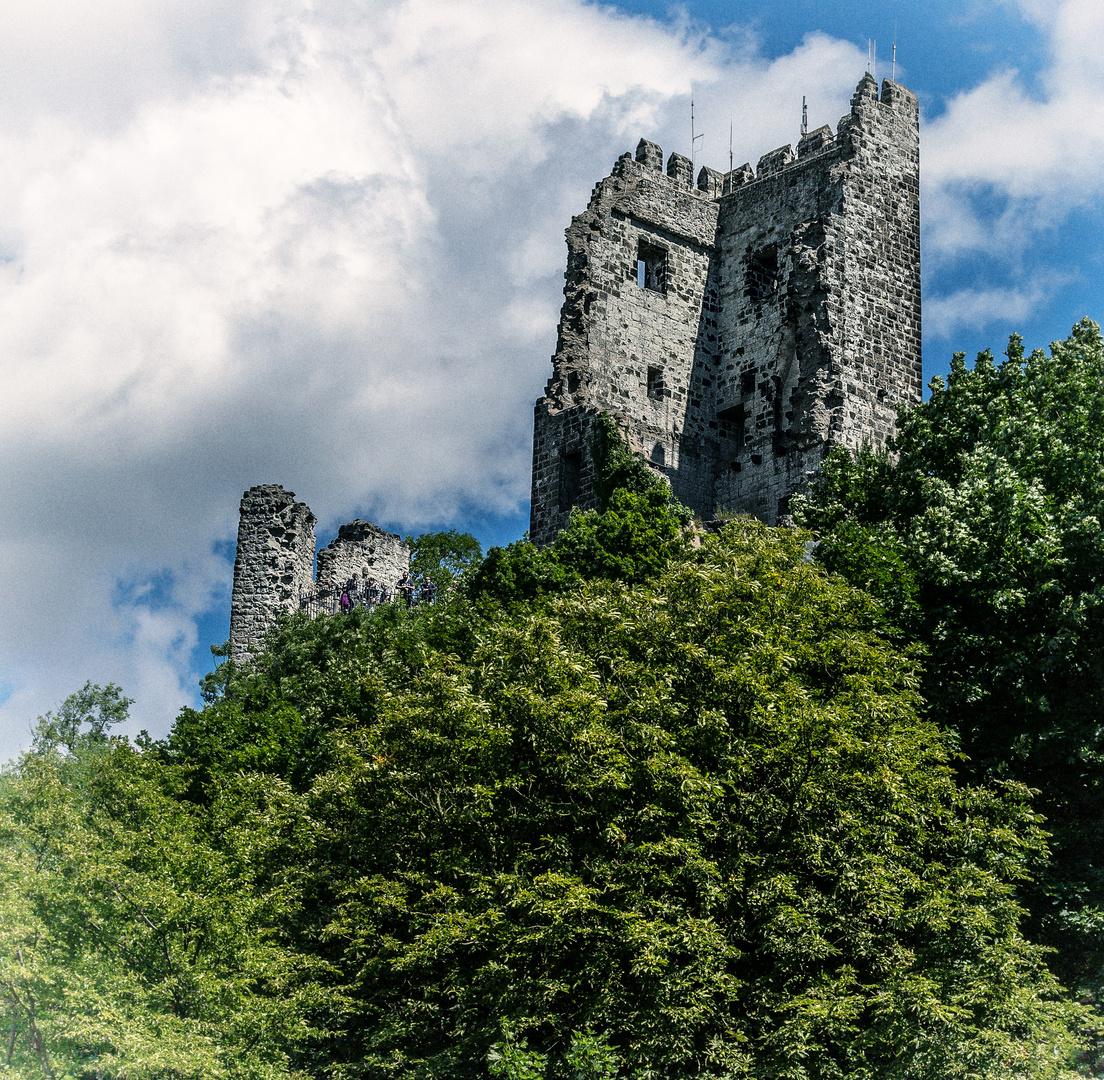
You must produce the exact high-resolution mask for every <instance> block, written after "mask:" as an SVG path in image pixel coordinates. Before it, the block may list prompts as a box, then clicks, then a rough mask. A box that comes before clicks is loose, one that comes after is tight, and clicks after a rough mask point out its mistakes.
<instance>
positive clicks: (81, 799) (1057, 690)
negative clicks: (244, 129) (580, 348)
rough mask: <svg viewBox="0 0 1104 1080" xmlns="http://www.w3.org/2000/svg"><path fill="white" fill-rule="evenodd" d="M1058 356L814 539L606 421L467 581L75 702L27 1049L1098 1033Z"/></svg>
mask: <svg viewBox="0 0 1104 1080" xmlns="http://www.w3.org/2000/svg"><path fill="white" fill-rule="evenodd" d="M1017 350H1018V344H1017V343H1016V342H1015V341H1014V342H1013V346H1012V349H1011V350H1010V354H1011V356H1010V360H1009V362H1008V363H1006V364H1005V365H1003V366H1000V367H998V366H996V365H995V364H993V363H992V362H991V361H990V360H987V359H985V358H982V359H981V360H980V361H979V363H978V365H977V366H976V367H975V368H974V369H973V370H972V371H968V370H967V369H966V367H965V365H964V364H963V363H962V361H961V359H959V358H956V361H955V365H954V367H953V368H952V373H951V377H950V379H949V381H948V383H947V384H946V386H942V387H936V389H935V391H934V393H933V396H932V399H931V401H930V402H928V403H927V404H925V405H924V406H921V407H920V408H918V409H916V410H914V411H913V412H912V413H911V414H910V415H909V416H908V417H906V418H905V420H904V426H903V428H902V434H901V441H900V447H899V452H898V457H897V458H896V460H895V461H890V460H889V459H887V458H884V457H882V458H879V457H876V456H874V455H863V456H861V457H860V458H859V459H858V460H857V461H856V462H852V461H851V460H850V459H847V458H836V459H833V460H832V461H831V462H830V463H829V465H828V466H827V468H826V470H825V477H824V480H823V482H822V483H820V484H819V485H818V486H817V487H816V488H815V490H814V491H813V492H812V494H811V495H810V497H809V499H808V500H807V501H806V503H805V505H804V506H803V507H800V508H799V511H800V513H801V514H802V515H803V517H804V520H805V522H806V524H807V526H808V527H810V528H811V529H813V530H815V535H816V536H818V537H819V539H820V544H819V547H818V548H817V549H816V556H815V558H813V559H810V557H809V553H808V541H809V539H810V537H811V535H813V534H810V533H807V532H803V531H801V530H792V529H768V528H766V527H764V526H761V525H758V524H756V523H754V522H749V521H737V522H734V523H732V524H729V525H728V526H726V528H725V529H724V531H723V532H722V533H721V534H720V535H716V536H706V537H704V538H703V537H701V536H700V535H698V534H695V533H694V532H693V531H692V530H691V529H690V528H688V522H687V515H686V513H685V511H684V510H683V509H682V508H681V507H679V506H677V505H673V504H672V503H671V501H670V499H669V497H668V495H667V492H666V489H665V488H664V487H663V486H662V485H659V484H657V483H656V482H655V480H654V478H653V477H652V474H651V473H650V472H649V471H648V470H647V469H646V468H645V467H643V466H641V465H639V463H636V462H635V461H634V459H632V458H631V456H630V455H627V454H626V453H625V452H624V448H623V447H622V446H621V445H620V443H619V441H618V440H617V438H616V437H615V432H613V430H612V429H611V428H608V427H607V428H605V429H603V433H602V435H601V439H602V440H603V441H602V443H601V445H600V447H599V449H600V454H599V458H600V477H599V479H600V483H601V487H602V498H603V502H604V506H603V509H602V510H600V511H591V512H587V513H576V514H575V515H574V516H573V518H572V522H571V525H570V527H569V528H568V529H567V530H566V531H565V533H564V534H562V535H561V537H560V539H559V540H558V541H557V542H556V543H555V544H554V545H552V546H550V547H549V548H547V549H544V550H542V551H537V550H535V549H534V548H532V547H531V546H530V545H528V544H527V543H524V542H519V543H518V544H514V545H511V546H510V547H509V548H506V549H495V550H492V552H490V553H489V555H488V556H487V558H486V559H484V560H483V561H482V563H480V564H479V566H478V567H477V568H475V569H469V570H467V571H466V572H465V573H464V574H463V575H462V577H461V579H460V583H459V598H458V599H457V600H455V601H453V602H451V603H449V604H447V605H440V606H437V607H432V608H426V609H423V610H420V611H415V612H414V613H412V614H408V613H406V612H405V611H401V610H399V609H398V608H397V607H392V608H384V609H380V610H379V611H377V612H375V613H374V614H371V615H369V614H367V613H366V612H363V611H355V612H353V613H352V614H351V615H347V616H341V615H339V616H335V617H332V618H327V617H324V618H321V619H318V620H316V621H314V622H311V621H308V620H306V619H305V618H302V617H296V618H292V619H289V620H288V621H287V622H286V623H284V624H283V625H281V626H280V627H279V628H278V629H277V630H276V631H275V632H274V633H273V634H272V636H271V638H270V640H269V645H268V649H267V651H266V653H265V654H264V655H263V656H262V657H260V658H259V660H258V661H257V662H256V663H255V664H253V665H251V666H249V667H246V668H237V667H235V666H234V665H233V664H231V663H229V662H227V663H225V664H223V665H222V666H221V667H220V668H219V669H218V671H217V672H216V673H215V675H214V676H212V677H210V678H209V679H208V680H207V682H206V684H205V688H204V692H205V697H206V700H207V704H206V706H205V707H204V708H203V709H201V710H185V711H184V712H183V713H182V714H181V715H180V717H179V718H178V720H177V722H176V724H175V726H174V728H173V731H172V732H171V734H170V735H169V736H168V737H167V738H166V739H165V740H164V741H162V742H153V741H150V740H148V739H141V740H138V742H137V744H130V743H128V742H127V741H125V740H122V739H118V738H115V737H113V736H112V735H111V727H112V726H113V725H114V724H115V723H117V722H118V721H119V720H120V719H122V718H123V717H124V716H125V713H126V707H127V702H126V699H125V698H124V697H123V696H122V694H121V692H120V691H119V690H118V689H117V688H115V687H107V688H105V689H99V688H96V687H86V688H85V689H84V690H83V691H81V692H80V693H79V694H77V695H74V696H73V697H72V698H70V699H69V700H68V701H67V702H66V703H64V704H63V706H62V707H61V708H60V709H59V710H58V713H57V715H48V716H47V717H45V718H43V719H42V720H41V721H40V724H39V727H38V729H37V736H36V741H35V745H34V747H33V749H32V751H31V752H30V753H28V754H27V755H25V756H24V757H23V758H22V759H21V761H20V762H19V764H18V767H17V768H15V769H14V770H12V771H11V772H9V773H8V774H7V775H6V776H4V777H3V779H2V783H0V835H2V837H3V843H2V845H0V874H2V875H3V877H2V880H0V996H2V1000H3V1002H4V1008H5V1010H6V1020H7V1024H8V1027H7V1029H6V1033H7V1036H8V1040H9V1041H8V1042H7V1043H6V1046H4V1047H0V1055H2V1054H3V1053H4V1052H5V1050H6V1052H7V1060H8V1068H9V1069H10V1070H12V1071H13V1072H14V1073H15V1074H16V1075H20V1076H27V1077H42V1076H47V1077H62V1076H71V1077H89V1078H91V1077H104V1078H115V1077H118V1078H123V1077H126V1078H128V1080H129V1078H151V1080H152V1078H185V1077H188V1078H196V1080H199V1078H215V1077H245V1078H254V1077H256V1078H266V1080H267V1078H273V1080H275V1078H278V1077H288V1078H290V1077H300V1078H307V1077H335V1078H349V1080H352V1078H361V1077H363V1078H377V1077H379V1078H383V1077H415V1076H417V1077H457V1078H460V1077H483V1076H488V1075H494V1076H501V1077H508V1078H511V1080H513V1078H517V1080H522V1078H525V1080H529V1078H532V1080H536V1078H538V1077H548V1078H549V1080H554V1078H561V1077H562V1078H565V1080H566V1078H568V1077H572V1078H574V1077H594V1078H599V1077H603V1078H612V1077H614V1076H624V1077H635V1076H640V1077H656V1078H658V1077H676V1076H677V1077H683V1076H686V1075H688V1074H695V1075H699V1076H701V1077H716V1078H721V1077H748V1078H756V1080H758V1078H765V1077H772V1078H794V1080H798V1078H811V1080H829V1078H832V1080H836V1078H839V1080H843V1078H848V1080H882V1078H892V1077H900V1078H902V1080H904V1078H906V1077H907V1078H909V1080H949V1078H957V1077H962V1078H966V1077H970V1078H992V1080H998V1078H999V1080H1005V1078H1007V1077H1009V1076H1017V1077H1024V1078H1039V1080H1042V1078H1059V1077H1072V1076H1075V1075H1077V1072H1078V1069H1079V1068H1081V1069H1089V1068H1090V1067H1091V1059H1090V1058H1088V1057H1086V1056H1085V1054H1086V1052H1087V1051H1086V1044H1087V1043H1088V1042H1089V1041H1090V1037H1091V1029H1092V1026H1093V1023H1094V1021H1093V1019H1092V1016H1093V1013H1092V1011H1091V1010H1090V1009H1088V1008H1086V1007H1085V1006H1084V1005H1081V1004H1077V1003H1075V1002H1074V1001H1073V999H1072V997H1071V995H1070V993H1069V992H1068V990H1066V989H1063V987H1062V985H1061V983H1060V980H1059V977H1058V976H1061V978H1062V979H1064V980H1065V981H1066V984H1067V986H1069V987H1072V988H1074V989H1076V990H1077V991H1079V992H1081V993H1082V994H1083V995H1085V996H1087V997H1088V998H1089V999H1090V1000H1091V999H1092V997H1093V994H1094V993H1095V987H1096V985H1097V981H1098V979H1099V968H1100V963H1099V955H1100V954H1099V953H1098V952H1097V951H1094V950H1096V949H1097V946H1096V942H1097V941H1098V940H1099V935H1098V931H1097V924H1096V922H1094V919H1099V918H1100V917H1099V916H1098V915H1097V914H1096V913H1097V912H1098V910H1099V907H1098V899H1097V898H1098V892H1097V891H1096V890H1097V881H1096V873H1097V871H1096V867H1097V866H1098V864H1099V854H1100V853H1099V838H1098V836H1097V834H1096V833H1095V832H1094V831H1092V830H1091V829H1089V830H1086V829H1083V828H1082V826H1080V825H1079V821H1080V817H1083V816H1084V815H1086V814H1089V815H1091V814H1098V807H1097V803H1096V802H1095V801H1094V800H1095V799H1097V798H1098V794H1097V793H1098V789H1099V786H1100V783H1099V774H1098V771H1097V770H1098V767H1099V766H1098V749H1099V748H1098V738H1099V736H1098V732H1097V729H1096V727H1095V726H1094V725H1096V724H1097V723H1098V720H1097V719H1096V718H1097V717H1099V715H1100V710H1099V707H1098V705H1099V691H1098V686H1099V682H1098V668H1097V666H1096V665H1097V664H1098V662H1099V655H1100V654H1099V642H1098V639H1097V637H1096V634H1097V633H1098V623H1097V618H1098V616H1097V610H1098V609H1097V606H1096V597H1097V596H1098V595H1099V590H1100V587H1101V584H1102V583H1101V575H1102V572H1104V564H1102V562H1101V560H1100V555H1101V554H1102V552H1101V551H1100V550H1099V544H1100V543H1101V542H1102V541H1101V539H1100V529H1099V510H1100V502H1101V500H1102V499H1104V484H1102V480H1104V477H1102V476H1101V472H1100V470H1101V468H1102V463H1104V456H1102V455H1101V447H1100V446H1099V445H1098V444H1097V442H1096V440H1098V439H1100V438H1104V435H1101V434H1100V432H1101V430H1102V428H1101V427H1100V425H1099V424H1097V423H1095V418H1097V417H1099V415H1100V413H1101V412H1102V411H1104V378H1101V376H1102V375H1104V371H1101V368H1102V367H1104V357H1102V348H1101V342H1100V338H1099V334H1098V333H1097V331H1096V329H1095V327H1094V326H1092V324H1088V323H1083V324H1081V325H1080V326H1079V327H1077V328H1075V332H1074V335H1073V337H1072V338H1071V339H1070V340H1069V341H1068V342H1066V343H1063V344H1061V345H1060V346H1056V347H1055V349H1054V351H1053V354H1052V355H1051V356H1050V357H1046V356H1044V355H1043V354H1041V353H1036V354H1032V356H1031V357H1029V358H1026V359H1025V358H1024V357H1023V356H1022V354H1021V353H1019V352H1018V351H1017ZM1032 440H1034V441H1032ZM1094 522H1095V523H1096V524H1095V525H1094V524H1093V523H1094ZM430 547H431V545H428V544H427V545H426V552H425V557H426V558H431V557H433V556H432V552H431V551H430ZM446 547H448V549H449V550H454V549H455V551H457V552H460V553H461V555H462V554H463V553H464V551H465V548H464V546H463V545H457V543H456V542H455V538H453V539H452V540H450V541H449V544H448V545H446ZM962 751H965V753H966V754H967V755H968V757H963V756H962V753H961V752H962ZM1029 785H1035V786H1037V787H1040V788H1042V794H1041V795H1039V796H1038V797H1037V798H1035V799H1034V801H1033V797H1032V794H1031V791H1030V789H1029ZM1040 808H1043V809H1045V811H1046V813H1047V814H1048V815H1049V820H1048V821H1043V820H1042V818H1041V817H1040V814H1039V810H1040ZM1079 816H1080V817H1079ZM1098 816H1099V815H1098ZM1094 827H1095V820H1094ZM1048 829H1051V830H1054V839H1053V840H1048V837H1047V832H1046V831H1045V830H1048ZM1075 841H1076V842H1075ZM1048 843H1049V844H1051V845H1052V846H1053V850H1054V854H1053V855H1052V854H1051V853H1050V851H1049V849H1048ZM1025 905H1027V907H1028V908H1029V911H1027V913H1026V914H1025ZM1071 927H1072V928H1074V929H1076V931H1077V936H1076V937H1075V938H1072V937H1070V938H1064V937H1063V935H1066V934H1068V933H1069V929H1070V928H1071ZM1047 935H1049V937H1047ZM1043 940H1051V941H1059V940H1060V941H1064V943H1065V944H1064V945H1063V951H1062V952H1060V953H1059V954H1057V955H1055V956H1050V955H1048V954H1047V953H1046V952H1045V951H1044V949H1043V948H1042V945H1041V942H1042V941H1043ZM1071 942H1072V944H1071ZM1056 973H1057V974H1056Z"/></svg>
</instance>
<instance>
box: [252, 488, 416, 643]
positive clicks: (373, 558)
mask: <svg viewBox="0 0 1104 1080" xmlns="http://www.w3.org/2000/svg"><path fill="white" fill-rule="evenodd" d="M314 526H315V516H314V514H312V513H311V511H310V508H309V507H308V506H307V505H306V504H305V503H301V502H296V501H295V494H294V492H291V491H285V490H284V489H283V488H282V487H280V486H279V485H278V484H262V485H260V486H258V487H252V488H250V489H249V490H248V491H247V492H246V493H245V494H244V495H243V496H242V500H241V509H240V516H239V519H238V550H237V554H236V555H235V557H234V591H233V594H232V597H231V600H230V656H231V658H232V659H234V660H235V661H237V662H238V663H243V662H245V661H247V660H249V659H251V658H252V657H253V656H256V655H257V654H258V653H259V652H261V650H262V649H263V647H264V637H265V634H266V633H267V632H268V630H269V629H270V628H271V627H272V626H273V625H274V624H275V622H276V620H277V619H278V618H279V617H280V615H281V614H285V613H289V614H290V613H291V612H295V611H298V610H299V608H300V602H301V601H305V600H306V599H307V597H310V596H312V595H314V594H315V592H316V583H315V579H314V574H313V573H312V571H313V569H314V563H315V538H314ZM409 567H410V548H408V547H407V546H406V542H405V541H404V540H403V539H402V538H401V537H399V536H396V535H395V534H394V533H389V532H384V531H383V529H381V528H379V527H378V526H376V525H373V524H372V523H371V522H370V521H361V520H360V519H359V518H358V519H357V520H356V521H352V522H350V523H349V524H348V525H342V526H341V528H340V529H339V530H338V533H337V537H336V539H334V540H333V541H332V542H331V543H330V544H328V545H327V546H326V547H325V548H323V549H322V550H321V551H320V552H318V575H317V588H321V587H322V586H333V585H339V586H340V585H344V584H345V582H346V581H348V579H349V578H351V577H355V578H358V579H360V580H361V581H363V580H364V578H366V577H374V578H375V579H376V580H377V581H379V582H381V583H384V584H386V585H388V586H393V585H394V584H395V582H396V581H398V580H399V578H400V577H401V576H402V572H403V571H404V570H406V569H408V568H409ZM365 571H367V572H365Z"/></svg>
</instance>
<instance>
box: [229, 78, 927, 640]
mask: <svg viewBox="0 0 1104 1080" xmlns="http://www.w3.org/2000/svg"><path fill="white" fill-rule="evenodd" d="M567 246H568V261H567V272H566V275H565V276H566V284H565V286H564V297H565V299H564V304H563V308H562V311H561V315H560V324H559V331H558V335H557V342H556V352H555V355H554V356H553V357H552V366H553V374H552V378H551V380H550V381H549V383H548V385H547V387H546V388H545V393H544V396H543V397H542V398H541V399H540V400H539V401H538V402H537V405H536V411H535V424H534V437H533V487H532V508H531V526H530V537H531V539H532V540H533V541H534V543H537V544H546V543H548V542H549V541H551V540H552V539H553V538H554V537H555V536H556V534H557V533H558V532H559V531H560V529H562V528H563V527H564V526H565V525H566V524H567V521H568V518H569V516H570V513H571V510H572V508H573V507H580V508H582V509H589V508H592V507H595V506H596V505H597V499H596V496H595V493H594V490H593V485H592V475H593V463H592V461H591V452H590V427H591V424H592V422H593V420H594V418H595V417H596V416H597V415H599V414H601V413H606V414H609V415H610V416H612V417H614V418H615V419H616V420H617V421H618V423H619V425H620V426H621V428H622V430H623V431H624V433H625V434H626V436H627V437H628V439H629V443H630V445H631V446H632V447H633V448H634V449H635V450H636V451H637V452H638V453H639V454H641V455H642V456H643V457H644V459H645V460H646V461H648V462H649V464H650V465H651V467H652V468H653V469H654V470H655V471H656V472H657V474H659V475H661V476H663V477H665V478H666V479H667V481H668V482H669V483H670V486H671V489H672V492H673V494H674V495H675V496H676V497H677V498H678V499H679V500H680V501H681V502H683V503H685V504H686V505H687V506H689V507H690V508H691V509H692V510H694V511H695V512H696V513H697V514H698V515H700V516H701V517H702V518H711V517H714V516H715V515H716V513H717V512H718V511H719V510H721V509H728V510H732V511H738V512H744V513H748V514H753V515H754V516H756V517H758V518H761V519H762V520H763V521H766V522H768V523H769V524H776V523H777V522H778V521H779V520H780V519H784V517H785V515H786V512H787V506H788V502H789V499H790V497H791V496H792V495H793V493H794V492H796V491H799V490H801V489H802V488H803V487H804V486H805V484H806V483H807V481H808V479H809V477H810V476H811V475H812V474H813V473H815V471H816V469H817V468H818V467H819V465H820V463H821V461H823V459H824V457H825V456H826V454H827V453H828V452H829V451H830V450H831V449H832V448H833V447H835V446H842V447H846V448H848V449H851V450H857V449H859V448H860V447H861V446H863V445H864V444H869V445H872V446H875V447H880V446H884V445H885V444H886V442H887V440H888V439H889V438H890V437H891V435H892V434H893V432H894V429H895V425H896V418H897V407H898V406H899V405H901V404H912V403H914V402H918V401H920V398H921V363H920V138H919V109H918V106H917V101H916V98H915V97H914V96H913V95H912V94H911V93H910V92H909V91H908V90H906V89H904V87H902V86H899V85H898V84H897V83H895V82H891V81H890V80H888V79H886V80H884V81H883V82H882V86H881V92H880V93H879V89H878V84H877V83H876V82H875V80H874V79H873V78H872V77H871V76H870V75H866V76H864V77H863V79H862V81H861V82H860V83H859V85H858V88H857V89H856V91H855V94H854V97H853V98H852V99H851V111H850V113H849V114H847V115H846V116H844V117H843V118H842V119H841V120H840V122H839V125H838V127H837V129H836V132H835V134H833V133H832V131H831V129H830V128H828V127H822V128H818V129H817V130H816V131H811V132H807V133H804V134H802V136H801V139H800V141H799V142H798V144H797V155H796V157H795V156H794V153H793V151H792V149H791V148H790V147H789V146H788V145H787V146H784V147H781V148H780V149H778V150H774V151H772V152H771V153H769V154H765V155H763V157H761V158H760V159H759V163H758V167H757V168H756V169H755V170H754V171H753V170H752V169H751V166H750V165H742V166H741V167H740V168H738V169H733V170H731V171H730V172H728V173H725V174H722V173H719V172H717V171H716V170H714V169H710V168H702V169H701V170H700V172H699V173H698V175H697V178H696V180H695V178H694V176H693V166H692V163H691V161H690V160H689V159H688V158H686V157H683V156H682V155H681V154H677V153H676V154H671V156H670V157H669V158H668V159H667V165H666V171H664V168H663V154H662V151H661V150H660V148H659V147H658V146H656V145H655V143H652V142H649V141H648V140H646V139H641V140H640V144H639V146H637V149H636V155H635V157H633V156H631V155H629V154H624V155H623V156H622V157H620V158H619V159H618V160H617V162H616V164H615V165H614V168H613V172H612V173H611V175H610V176H608V177H606V178H605V179H604V180H602V181H600V182H599V183H598V184H597V186H596V187H595V188H594V192H593V194H592V195H591V199H590V203H589V205H588V206H587V208H586V210H585V211H584V212H583V213H582V214H580V215H579V216H578V217H576V218H574V220H573V221H572V222H571V225H570V227H569V228H568V229H567ZM314 526H315V517H314V515H313V514H312V513H311V511H310V509H309V508H308V507H307V506H306V505H305V504H303V503H299V502H296V501H295V496H294V494H293V493H292V492H289V491H285V490H284V489H283V488H282V487H279V486H277V485H271V484H270V485H262V486H260V487H254V488H250V489H249V490H248V491H247V492H246V493H245V495H244V496H243V497H242V502H241V518H240V524H239V528H238V550H237V557H236V559H235V561H234V591H233V599H232V601H231V617H230V646H231V656H232V657H233V658H234V659H235V660H245V659H248V658H249V657H250V656H252V655H254V654H256V653H257V652H259V651H260V650H261V648H262V646H263V642H264V635H265V633H266V632H267V631H268V629H269V628H270V627H271V626H272V625H273V624H274V623H275V621H276V620H277V618H278V617H279V616H280V614H281V613H284V612H293V611H296V610H299V609H300V608H301V607H304V606H307V605H308V604H309V603H310V602H312V600H313V601H316V600H317V598H318V596H319V595H320V594H321V593H323V592H325V591H326V590H330V591H331V592H332V590H333V589H334V587H335V586H336V587H340V586H341V585H343V584H344V582H345V580H346V579H348V578H350V577H358V576H360V577H366V576H369V575H371V576H374V577H376V579H377V580H379V581H386V582H388V583H389V584H392V583H394V581H396V580H397V578H398V577H399V576H400V575H401V573H402V572H403V571H404V570H405V569H407V568H408V567H409V563H410V551H409V548H408V547H407V545H406V544H405V542H404V541H403V540H401V539H400V537H398V536H395V535H393V534H391V533H386V532H384V531H383V530H382V529H379V528H377V527H376V526H375V525H372V524H371V523H370V522H366V521H359V520H358V521H354V522H351V523H350V524H348V525H343V526H342V527H341V530H340V531H339V533H338V536H337V538H336V539H335V540H334V541H333V543H331V544H330V545H329V546H328V547H326V548H325V549H323V550H322V551H321V552H318V555H317V560H316V559H315V537H314ZM315 562H317V570H316V572H315V573H314V574H312V566H313V565H314V564H315ZM316 609H317V605H315V607H314V608H311V610H316Z"/></svg>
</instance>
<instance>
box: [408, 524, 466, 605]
mask: <svg viewBox="0 0 1104 1080" xmlns="http://www.w3.org/2000/svg"><path fill="white" fill-rule="evenodd" d="M406 542H407V543H408V544H409V545H410V574H411V576H412V577H413V578H414V579H415V580H416V581H417V580H421V578H422V577H423V576H425V575H428V576H429V577H430V578H431V579H432V580H433V582H434V583H435V584H436V585H437V587H438V589H439V590H440V591H441V592H442V593H443V592H445V591H446V590H447V589H448V587H449V586H450V585H451V584H452V583H453V582H454V581H455V580H456V579H457V578H458V577H460V575H461V574H463V573H464V572H465V571H468V570H473V569H475V568H476V567H477V566H478V565H479V564H480V563H481V562H482V561H483V548H482V547H481V546H480V543H479V541H478V540H476V538H475V537H474V536H472V535H471V533H462V532H457V531H456V529H448V530H446V531H444V532H424V533H420V534H419V535H418V536H408V537H407V538H406Z"/></svg>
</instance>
